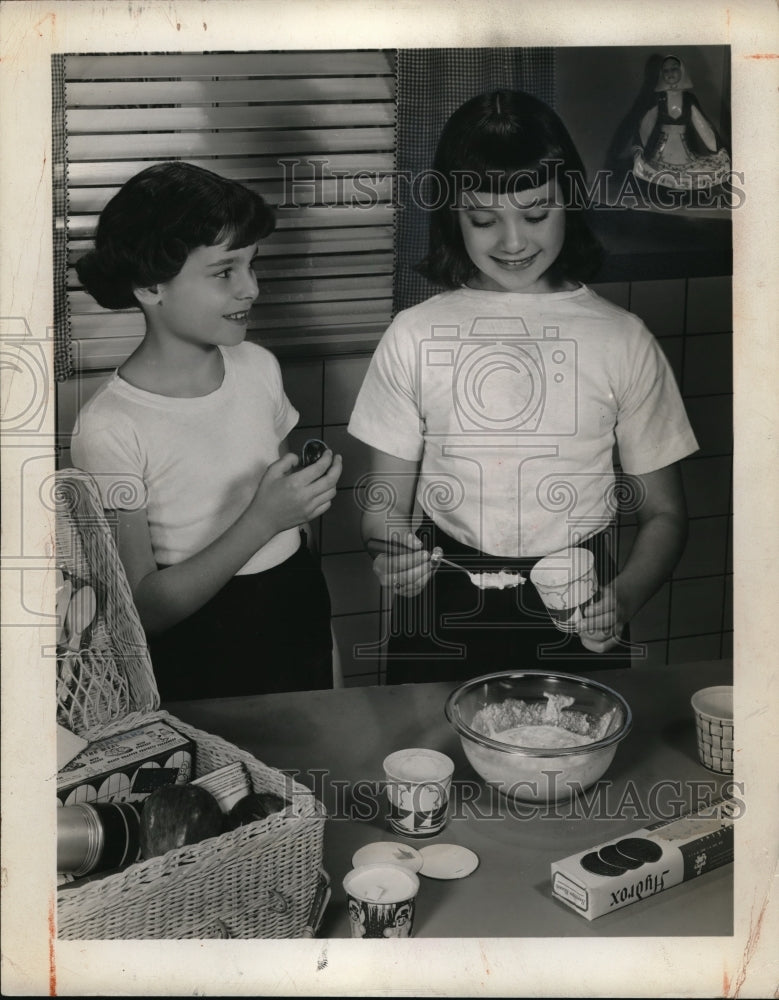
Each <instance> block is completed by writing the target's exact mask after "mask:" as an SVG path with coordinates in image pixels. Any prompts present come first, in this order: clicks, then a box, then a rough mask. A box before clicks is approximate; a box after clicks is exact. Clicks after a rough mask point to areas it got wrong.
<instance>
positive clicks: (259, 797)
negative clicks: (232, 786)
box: [228, 792, 289, 829]
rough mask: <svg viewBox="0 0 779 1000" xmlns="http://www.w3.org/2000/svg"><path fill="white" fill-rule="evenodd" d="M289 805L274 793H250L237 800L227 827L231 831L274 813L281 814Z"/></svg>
mask: <svg viewBox="0 0 779 1000" xmlns="http://www.w3.org/2000/svg"><path fill="white" fill-rule="evenodd" d="M288 805H289V803H288V802H287V800H286V799H283V798H282V797H281V796H280V795H276V794H275V793H274V792H250V793H249V794H248V795H244V797H243V798H242V799H239V800H238V801H237V802H236V803H235V805H234V806H233V807H232V809H231V810H230V813H229V817H228V818H229V825H230V826H231V828H232V829H235V828H236V827H239V826H244V824H246V823H254V822H256V821H257V820H258V819H265V818H266V817H267V816H270V815H272V814H273V813H276V812H281V810H282V809H285V808H286V807H287V806H288Z"/></svg>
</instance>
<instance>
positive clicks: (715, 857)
mask: <svg viewBox="0 0 779 1000" xmlns="http://www.w3.org/2000/svg"><path fill="white" fill-rule="evenodd" d="M732 861H733V806H732V803H729V801H728V800H718V801H717V802H716V803H713V804H712V805H711V806H709V807H707V808H706V809H705V810H702V811H701V812H698V813H689V814H686V815H683V816H679V817H676V818H674V819H670V820H660V821H659V822H657V823H653V824H652V825H651V826H646V827H642V828H641V829H640V830H636V831H635V832H634V833H632V834H630V835H629V836H622V837H619V838H617V839H616V840H610V841H606V842H605V843H603V844H599V845H598V846H597V847H593V848H590V849H589V850H587V851H581V852H580V853H579V854H571V855H570V856H569V857H567V858H563V859H562V860H561V861H554V862H552V895H553V896H555V897H556V898H557V899H560V900H562V901H563V902H564V903H566V904H567V905H568V906H570V907H571V908H572V909H574V910H576V912H577V913H579V914H580V915H581V916H583V917H585V918H586V919H587V920H594V919H595V918H596V917H601V916H603V914H604V913H611V911H612V910H618V909H621V908H622V907H623V906H629V905H630V904H631V903H637V902H640V901H641V900H642V899H646V897H647V896H654V895H655V894H656V893H658V892H662V891H663V890H664V889H669V888H670V887H671V886H673V885H678V884H679V883H680V882H686V881H688V880H689V879H692V878H698V877H699V876H701V875H703V874H705V873H706V872H709V871H711V870H712V869H714V868H719V867H720V866H721V865H726V864H729V863H730V862H732Z"/></svg>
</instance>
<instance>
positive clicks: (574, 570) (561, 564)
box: [530, 548, 598, 632]
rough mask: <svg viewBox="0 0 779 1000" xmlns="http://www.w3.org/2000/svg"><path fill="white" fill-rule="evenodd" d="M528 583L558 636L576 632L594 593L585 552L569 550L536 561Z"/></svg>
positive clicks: (591, 570) (592, 566) (592, 565)
mask: <svg viewBox="0 0 779 1000" xmlns="http://www.w3.org/2000/svg"><path fill="white" fill-rule="evenodd" d="M530 581H531V583H532V584H533V586H534V587H535V588H536V590H537V591H538V593H539V595H540V597H541V600H542V601H543V602H544V605H545V607H546V610H547V611H548V612H549V617H550V618H551V619H552V621H553V622H554V624H555V627H556V628H558V629H559V630H560V631H561V632H578V631H579V629H580V628H581V625H582V622H583V620H584V619H583V617H582V608H584V607H585V606H586V605H587V604H589V602H590V601H591V600H592V599H593V597H595V595H596V594H597V592H598V577H597V575H596V573H595V556H594V555H593V554H592V552H590V550H589V549H581V548H572V549H562V550H561V551H560V552H553V553H552V554H551V555H548V556H544V557H543V559H539V560H538V562H537V563H536V564H535V565H534V566H533V568H532V569H531V571H530Z"/></svg>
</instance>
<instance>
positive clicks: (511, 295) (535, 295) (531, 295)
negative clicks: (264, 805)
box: [457, 283, 587, 302]
mask: <svg viewBox="0 0 779 1000" xmlns="http://www.w3.org/2000/svg"><path fill="white" fill-rule="evenodd" d="M457 291H459V292H464V293H465V294H466V295H477V296H489V297H490V298H492V299H496V298H497V299H505V300H506V301H509V300H511V299H524V300H525V301H527V300H529V299H539V300H544V301H547V302H548V301H549V300H550V299H569V298H572V297H573V296H575V295H581V294H582V293H583V292H586V291H587V286H586V285H585V284H584V283H581V284H579V285H577V286H576V288H569V289H567V290H565V291H559V292H496V291H491V290H489V289H486V288H471V287H470V286H469V285H460V287H459V288H458V289H457Z"/></svg>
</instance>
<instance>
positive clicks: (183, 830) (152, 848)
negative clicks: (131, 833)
mask: <svg viewBox="0 0 779 1000" xmlns="http://www.w3.org/2000/svg"><path fill="white" fill-rule="evenodd" d="M223 822H224V819H223V813H222V810H221V808H220V807H219V803H218V802H217V801H216V799H215V798H214V796H213V795H212V794H211V792H209V791H207V790H206V789H205V788H202V787H201V786H200V785H163V786H162V787H161V788H157V789H155V791H153V792H152V793H151V795H150V796H149V797H148V798H147V799H146V801H145V802H144V804H143V812H142V813H141V833H140V840H141V854H142V855H143V857H144V858H155V857H157V856H158V855H160V854H165V853H166V852H167V851H172V850H175V849H176V848H178V847H184V846H185V845H187V844H197V843H199V842H200V841H201V840H206V839H207V838H209V837H216V836H218V835H219V834H220V833H221V832H222V828H223Z"/></svg>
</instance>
